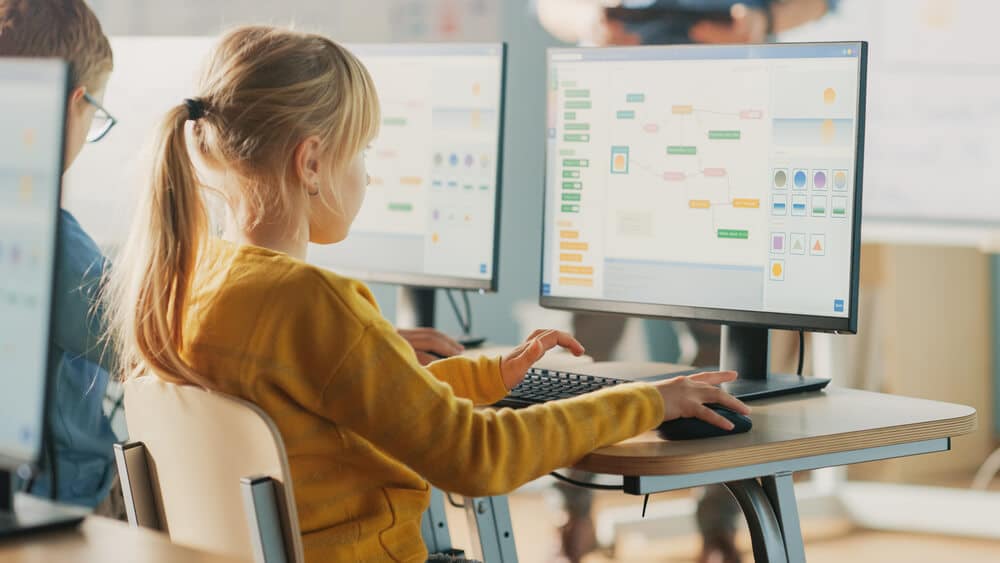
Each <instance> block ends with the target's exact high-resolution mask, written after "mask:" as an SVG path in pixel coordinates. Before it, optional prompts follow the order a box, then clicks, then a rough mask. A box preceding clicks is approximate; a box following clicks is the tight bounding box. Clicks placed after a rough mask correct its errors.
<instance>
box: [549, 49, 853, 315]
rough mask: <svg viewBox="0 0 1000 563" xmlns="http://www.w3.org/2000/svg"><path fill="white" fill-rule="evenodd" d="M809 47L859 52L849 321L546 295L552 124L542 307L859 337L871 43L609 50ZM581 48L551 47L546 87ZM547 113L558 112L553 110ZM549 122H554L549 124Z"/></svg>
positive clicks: (763, 312)
mask: <svg viewBox="0 0 1000 563" xmlns="http://www.w3.org/2000/svg"><path fill="white" fill-rule="evenodd" d="M807 46H831V47H835V46H844V47H854V48H857V49H858V99H857V115H858V125H857V128H856V137H855V159H856V165H855V173H854V216H853V217H852V225H851V231H852V237H851V238H852V239H853V240H852V245H851V246H852V248H851V271H850V291H849V294H850V304H849V307H848V315H847V316H846V317H829V316H820V315H798V314H793V313H775V312H766V311H748V310H745V309H727V308H716V307H694V306H684V305H668V304H659V303H641V302H632V301H615V300H611V299H591V298H581V297H559V296H553V295H545V293H544V280H545V266H546V264H545V258H546V256H545V252H546V248H547V239H546V236H547V233H546V227H547V215H546V213H547V209H546V205H547V203H548V189H549V178H548V175H549V169H548V168H549V158H550V157H551V156H552V155H550V154H549V151H550V149H549V142H548V138H547V135H548V132H547V126H546V133H545V134H546V139H545V169H544V171H543V178H544V184H543V189H542V252H541V269H540V278H539V284H538V295H539V298H538V301H539V304H540V305H541V306H542V307H545V308H547V309H559V310H566V311H577V312H593V313H607V314H618V315H629V316H636V317H644V318H656V319H676V320H694V321H706V322H712V323H717V324H726V325H734V326H756V327H765V328H782V329H791V330H807V331H812V332H833V333H843V334H856V333H857V330H858V280H859V277H860V276H859V270H860V268H861V266H860V256H861V213H862V200H863V197H862V185H863V178H864V140H865V119H866V115H865V108H866V96H867V81H868V42H867V41H832V42H826V41H822V42H800V43H774V44H755V45H746V46H734V45H724V46H721V45H720V46H716V45H669V46H641V47H608V48H606V49H618V50H663V51H667V50H686V49H705V50H708V49H732V48H734V47H746V48H748V49H753V48H766V49H783V48H790V47H807ZM578 50H579V49H573V48H565V47H554V48H549V49H548V50H547V53H546V68H545V85H546V88H548V77H549V76H550V75H551V70H552V63H553V58H552V57H553V55H555V54H560V53H562V54H566V53H572V52H576V51H578ZM546 111H547V112H550V111H552V108H551V107H548V108H547V110H546ZM546 123H548V120H546Z"/></svg>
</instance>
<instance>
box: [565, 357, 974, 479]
mask: <svg viewBox="0 0 1000 563" xmlns="http://www.w3.org/2000/svg"><path fill="white" fill-rule="evenodd" d="M596 365H599V364H595V366H596ZM587 371H600V370H596V369H594V370H590V369H588V370H587ZM595 375H596V374H595ZM750 407H751V408H752V409H753V412H752V413H751V414H750V418H751V419H752V420H753V429H751V430H750V432H747V433H745V434H737V435H734V436H724V437H720V438H709V439H705V440H692V441H679V442H670V441H666V440H662V439H660V438H659V437H658V436H657V435H656V433H655V432H647V433H645V434H641V435H639V436H636V437H634V438H631V439H629V440H625V441H624V442H620V443H618V444H615V445H613V446H609V447H606V448H601V449H599V450H596V451H594V452H593V453H591V454H590V455H588V456H587V457H585V458H583V459H582V460H580V462H579V463H577V464H576V466H575V467H576V468H578V469H583V470H586V471H593V472H596V473H610V474H614V475H636V476H639V475H679V474H685V473H695V472H702V471H711V470H716V469H726V468H730V467H739V466H746V465H751V464H759V463H767V462H772V461H782V460H787V459H791V458H798V457H805V456H814V455H823V454H831V453H839V452H845V451H851V450H859V449H863V448H874V447H879V446H890V445H896V444H902V443H908V442H917V441H921V440H932V439H936V438H950V437H953V436H958V435H961V434H967V433H970V432H972V431H973V430H975V428H976V411H975V409H973V408H971V407H966V406H963V405H955V404H950V403H941V402H937V401H927V400H923V399H912V398H909V397H900V396H896V395H886V394H882V393H872V392H869V391H857V390H854V389H842V388H836V387H834V388H830V389H827V390H826V391H821V392H816V393H803V394H801V395H791V396H786V397H779V398H774V399H765V400H761V401H753V402H752V403H750Z"/></svg>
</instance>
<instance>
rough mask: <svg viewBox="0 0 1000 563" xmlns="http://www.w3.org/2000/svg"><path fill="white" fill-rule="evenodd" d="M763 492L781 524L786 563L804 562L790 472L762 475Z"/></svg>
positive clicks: (804, 550) (797, 510)
mask: <svg viewBox="0 0 1000 563" xmlns="http://www.w3.org/2000/svg"><path fill="white" fill-rule="evenodd" d="M761 484H762V485H763V486H764V493H765V494H767V498H768V499H770V501H771V507H772V508H773V509H774V515H775V516H777V517H778V524H779V525H780V526H781V537H782V538H784V540H785V554H786V555H787V556H788V563H805V561H806V548H805V545H804V544H803V542H802V528H801V527H800V525H799V508H798V505H797V504H796V501H795V487H794V486H793V484H792V474H791V473H787V472H786V473H778V474H777V475H772V476H769V477H762V478H761Z"/></svg>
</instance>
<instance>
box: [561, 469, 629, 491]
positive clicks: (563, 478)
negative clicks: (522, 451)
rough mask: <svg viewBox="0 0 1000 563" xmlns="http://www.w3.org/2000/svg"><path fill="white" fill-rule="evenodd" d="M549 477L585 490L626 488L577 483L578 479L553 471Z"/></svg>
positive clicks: (618, 489) (622, 488)
mask: <svg viewBox="0 0 1000 563" xmlns="http://www.w3.org/2000/svg"><path fill="white" fill-rule="evenodd" d="M549 475H551V476H553V477H555V478H556V479H559V480H560V481H563V482H565V483H569V484H570V485H576V486H577V487H582V488H584V489H596V490H598V491H621V490H624V487H623V486H622V485H601V484H598V483H585V482H583V481H577V480H576V479H570V478H569V477H567V476H565V475H560V474H559V473H556V472H555V471H553V472H552V473H549Z"/></svg>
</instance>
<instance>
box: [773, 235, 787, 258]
mask: <svg viewBox="0 0 1000 563" xmlns="http://www.w3.org/2000/svg"><path fill="white" fill-rule="evenodd" d="M784 253H785V233H771V254H784Z"/></svg>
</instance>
